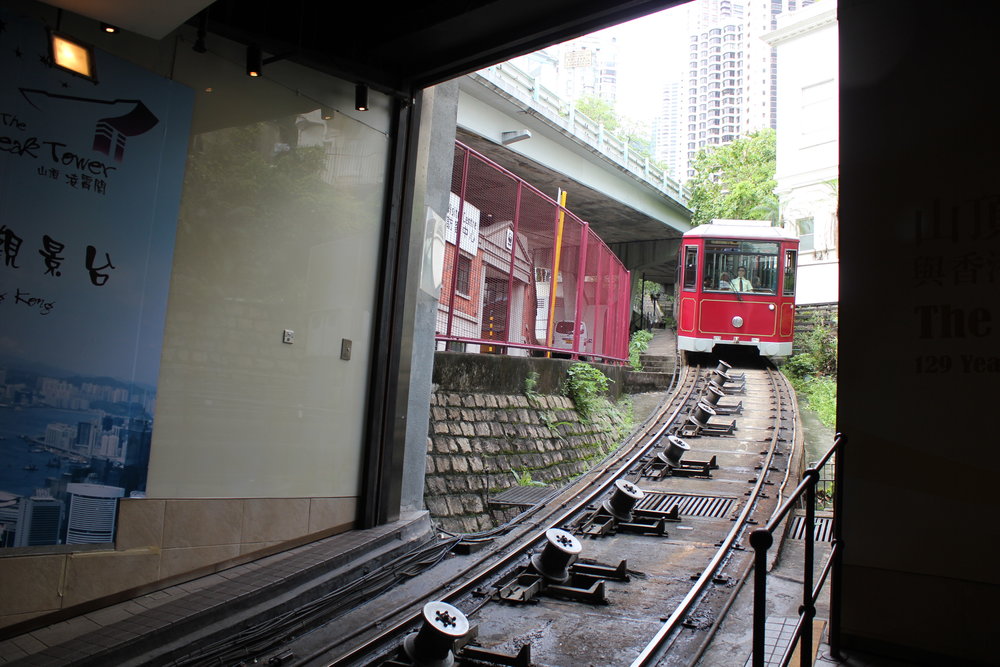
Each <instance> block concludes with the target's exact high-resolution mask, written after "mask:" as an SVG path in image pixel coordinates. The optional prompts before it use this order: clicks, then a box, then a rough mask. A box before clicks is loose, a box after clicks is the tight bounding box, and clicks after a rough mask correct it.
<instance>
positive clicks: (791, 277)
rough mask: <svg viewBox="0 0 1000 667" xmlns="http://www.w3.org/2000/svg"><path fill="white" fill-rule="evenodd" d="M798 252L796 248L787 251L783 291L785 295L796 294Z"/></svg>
mask: <svg viewBox="0 0 1000 667" xmlns="http://www.w3.org/2000/svg"><path fill="white" fill-rule="evenodd" d="M797 259H798V253H797V252H796V251H794V250H786V251H785V283H784V287H782V290H781V293H782V294H783V295H784V296H795V263H796V260H797Z"/></svg>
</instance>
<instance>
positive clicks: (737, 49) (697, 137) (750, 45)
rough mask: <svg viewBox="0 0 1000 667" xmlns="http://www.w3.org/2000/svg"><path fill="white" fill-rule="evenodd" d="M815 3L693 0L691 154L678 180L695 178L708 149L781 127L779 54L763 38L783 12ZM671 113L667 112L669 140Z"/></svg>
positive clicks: (689, 102) (664, 151)
mask: <svg viewBox="0 0 1000 667" xmlns="http://www.w3.org/2000/svg"><path fill="white" fill-rule="evenodd" d="M813 1H814V0H741V1H740V2H734V1H732V0H694V2H692V3H690V4H689V5H688V6H687V9H688V15H687V26H688V34H689V40H690V41H689V51H688V71H687V76H686V82H687V91H686V94H687V108H686V111H687V114H686V117H685V119H686V123H684V127H685V129H686V142H685V143H686V150H685V151H684V158H683V163H682V164H679V165H678V171H677V176H678V177H679V178H681V179H682V180H683V179H686V178H689V177H690V176H692V175H693V172H692V171H691V169H690V165H691V162H692V161H693V160H694V157H695V156H696V155H697V154H698V151H700V150H702V149H703V148H706V147H708V146H717V145H722V144H726V143H730V142H732V141H734V140H736V139H737V138H739V137H741V136H743V135H745V134H747V133H749V132H753V131H754V130H758V129H761V128H775V127H776V126H777V122H778V118H777V109H778V107H777V76H778V69H777V68H778V60H777V54H776V52H775V50H774V49H773V48H772V47H771V46H770V45H769V44H767V43H766V42H765V41H764V40H763V39H761V38H762V36H763V35H765V34H768V33H770V32H771V31H773V30H774V29H775V26H776V25H777V17H778V16H779V15H780V14H781V13H783V12H788V11H792V10H794V9H795V8H796V7H803V6H806V5H809V4H812V2H813ZM664 95H665V96H666V95H667V93H666V92H665V93H664ZM668 114H669V110H668V109H667V108H666V107H664V110H663V115H662V116H661V117H660V121H659V124H660V126H661V129H660V135H659V136H660V137H663V138H664V140H665V138H666V136H667V130H666V129H665V126H666V124H667V123H668V122H669V120H668ZM659 150H660V153H659V155H666V154H667V152H668V150H669V149H668V148H667V147H666V146H664V145H663V144H662V143H661V144H660V146H659ZM660 159H663V158H660Z"/></svg>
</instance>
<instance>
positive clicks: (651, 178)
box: [471, 62, 691, 206]
mask: <svg viewBox="0 0 1000 667" xmlns="http://www.w3.org/2000/svg"><path fill="white" fill-rule="evenodd" d="M471 76H472V77H473V78H476V77H478V78H480V79H482V80H485V81H489V82H490V83H491V84H493V85H494V86H497V87H498V88H501V89H502V90H504V91H506V93H508V94H509V95H512V96H513V97H516V98H517V99H518V100H520V101H521V103H523V104H527V105H528V106H530V107H531V108H532V109H534V110H536V111H538V112H539V113H541V114H543V115H544V116H545V117H546V118H547V119H548V120H549V121H550V122H552V123H554V124H555V125H557V126H559V127H561V128H562V129H563V131H565V132H567V133H568V134H571V135H573V136H575V137H577V138H578V139H580V140H582V141H584V142H585V143H587V144H589V145H590V146H592V147H593V148H595V149H596V150H597V151H599V152H600V153H601V154H603V155H604V156H605V157H607V158H608V159H609V160H611V161H612V162H614V163H616V164H618V165H619V166H621V167H624V168H625V169H627V170H628V171H630V172H631V173H633V174H635V176H636V177H638V178H640V179H641V180H643V181H645V182H646V183H648V184H650V185H652V186H653V187H655V188H657V189H658V190H660V191H661V192H663V193H664V194H666V195H668V196H669V197H671V198H672V199H674V200H675V201H677V202H679V203H680V204H682V205H684V206H687V205H688V202H689V201H690V199H691V191H690V190H689V189H688V188H687V187H685V185H684V184H683V183H681V182H680V181H678V180H676V179H675V178H674V177H673V176H671V175H670V174H669V173H668V172H667V171H666V170H664V169H662V168H660V167H657V166H656V165H655V164H653V163H651V162H650V161H649V158H648V157H645V156H639V155H636V154H635V153H634V152H633V151H631V150H630V149H629V148H628V141H627V139H625V138H624V137H620V136H616V135H615V134H614V133H612V132H610V131H608V130H606V128H605V127H604V126H603V125H602V124H601V123H599V122H598V121H596V120H593V119H591V118H588V117H587V116H586V115H585V114H583V113H581V112H580V111H577V110H576V109H574V108H573V106H572V104H570V103H569V102H567V101H564V100H562V99H561V98H560V97H559V96H558V95H557V94H556V93H554V92H553V91H551V90H549V89H548V88H546V87H545V86H543V85H542V84H541V83H540V82H539V81H538V80H537V79H536V78H534V77H532V76H531V75H530V74H528V73H527V72H525V71H524V70H522V69H520V68H519V67H517V66H516V65H514V64H513V63H510V62H505V63H500V64H498V65H493V66H491V67H487V68H485V69H482V70H479V71H478V72H474V73H473V74H472V75H471Z"/></svg>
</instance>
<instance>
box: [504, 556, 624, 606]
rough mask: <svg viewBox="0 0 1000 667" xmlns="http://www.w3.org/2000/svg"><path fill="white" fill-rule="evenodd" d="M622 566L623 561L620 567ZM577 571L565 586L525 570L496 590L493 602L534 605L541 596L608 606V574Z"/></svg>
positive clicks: (527, 568)
mask: <svg viewBox="0 0 1000 667" xmlns="http://www.w3.org/2000/svg"><path fill="white" fill-rule="evenodd" d="M624 562H625V561H622V563H623V564H624ZM601 567H607V566H601ZM608 569H609V571H610V572H614V571H615V570H617V568H608ZM577 570H578V566H576V565H574V566H573V567H572V571H571V573H570V577H569V579H568V580H567V581H566V582H565V583H562V584H555V583H550V582H547V581H546V580H545V578H544V577H543V576H542V575H540V574H538V573H537V572H534V571H532V570H531V569H530V568H529V567H527V566H525V567H523V568H521V569H520V570H519V571H518V573H517V574H515V575H514V578H513V579H512V580H511V581H509V582H508V583H506V584H504V585H503V586H501V587H500V588H498V589H497V591H496V593H494V595H493V599H494V600H497V601H499V602H513V603H518V604H533V603H537V602H538V598H539V597H540V596H547V597H552V598H557V599H562V600H574V601H576V602H585V603H587V604H608V598H607V595H606V590H605V583H606V581H607V579H608V576H609V575H608V573H607V572H601V573H600V575H592V574H588V573H587V569H586V568H584V570H583V572H578V571H577Z"/></svg>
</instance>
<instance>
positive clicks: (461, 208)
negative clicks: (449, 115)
mask: <svg viewBox="0 0 1000 667" xmlns="http://www.w3.org/2000/svg"><path fill="white" fill-rule="evenodd" d="M468 183H469V151H468V150H467V149H466V150H465V154H464V156H463V158H462V184H461V186H459V188H458V189H459V190H460V191H461V192H459V195H458V214H457V215H458V219H457V220H456V221H455V258H454V260H453V262H452V265H451V287H450V288H449V293H448V325H447V327H446V329H445V333H446V334H447V335H448V336H451V327H452V321H453V320H454V319H455V292H456V291H457V289H458V260H459V258H460V256H461V253H462V216H463V215H464V214H465V193H466V189H467V187H468ZM447 246H448V242H447V239H445V247H446V248H447ZM470 279H471V278H470Z"/></svg>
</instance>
